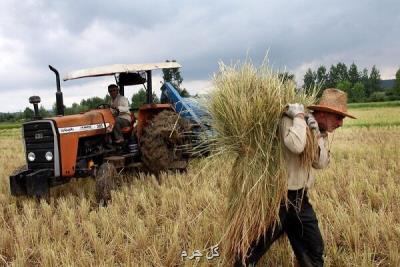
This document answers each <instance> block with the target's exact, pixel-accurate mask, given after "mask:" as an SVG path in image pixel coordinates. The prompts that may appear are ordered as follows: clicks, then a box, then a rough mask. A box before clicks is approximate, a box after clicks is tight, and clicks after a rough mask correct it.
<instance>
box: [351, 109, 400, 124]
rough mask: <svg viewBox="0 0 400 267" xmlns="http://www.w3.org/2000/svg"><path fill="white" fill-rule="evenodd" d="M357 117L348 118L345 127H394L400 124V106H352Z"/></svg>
mask: <svg viewBox="0 0 400 267" xmlns="http://www.w3.org/2000/svg"><path fill="white" fill-rule="evenodd" d="M349 113H350V114H352V115H354V116H355V117H356V118H357V119H355V120H353V119H349V118H346V119H345V120H344V123H343V127H344V128H347V127H392V126H398V125H400V106H391V107H389V106H388V107H369V108H367V107H366V108H350V109H349Z"/></svg>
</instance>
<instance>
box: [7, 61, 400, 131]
mask: <svg viewBox="0 0 400 267" xmlns="http://www.w3.org/2000/svg"><path fill="white" fill-rule="evenodd" d="M166 62H170V61H169V60H166ZM172 62H174V60H172ZM280 77H281V79H282V80H283V81H285V80H293V81H294V79H295V77H294V75H293V74H291V73H289V72H285V73H281V74H280ZM163 80H164V82H170V83H172V85H174V87H175V88H177V90H178V92H179V93H180V95H181V96H183V97H188V96H189V93H188V91H187V90H186V89H185V88H182V87H181V85H182V81H183V78H182V75H181V73H180V71H179V69H163ZM303 82H304V84H303V89H304V90H311V89H312V88H313V87H315V86H317V87H319V88H320V89H321V90H320V93H322V91H323V89H325V88H338V89H341V90H343V91H345V92H347V94H348V98H349V102H373V101H388V100H400V68H399V69H398V70H397V72H396V79H395V83H394V86H393V87H392V88H390V89H383V88H381V77H380V72H379V70H378V69H377V68H376V66H373V67H372V69H371V71H368V69H366V68H364V69H363V70H361V71H359V68H358V67H357V65H356V64H355V63H352V64H351V65H350V66H349V67H347V66H346V64H344V63H342V62H339V63H337V64H336V65H331V67H330V69H329V71H327V68H326V67H325V66H323V65H321V66H319V67H318V68H317V70H312V69H310V68H309V69H308V70H307V72H306V73H305V75H304V78H303ZM110 100H111V98H110V96H109V95H106V96H104V97H91V98H88V99H83V100H81V102H80V103H73V104H72V105H71V106H69V107H65V109H64V112H65V115H72V114H78V113H81V112H85V111H88V110H91V109H94V108H96V107H97V106H98V105H100V104H104V103H110ZM145 102H146V90H145V89H144V88H141V89H139V91H138V92H137V93H135V94H133V95H132V97H131V98H130V103H131V104H130V105H131V108H132V109H138V108H139V107H140V106H141V105H142V104H143V103H145ZM153 102H154V103H159V102H160V99H159V98H158V97H157V95H156V94H155V93H153ZM39 114H40V116H41V117H43V118H45V117H51V116H54V115H55V114H56V105H55V104H54V105H53V108H52V110H46V109H45V108H44V107H43V106H40V108H39ZM33 116H34V111H33V109H32V108H30V107H26V108H25V110H24V111H20V112H8V113H0V122H10V123H12V122H16V121H19V122H21V121H26V120H31V119H32V118H33Z"/></svg>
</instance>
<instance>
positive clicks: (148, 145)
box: [139, 110, 189, 175]
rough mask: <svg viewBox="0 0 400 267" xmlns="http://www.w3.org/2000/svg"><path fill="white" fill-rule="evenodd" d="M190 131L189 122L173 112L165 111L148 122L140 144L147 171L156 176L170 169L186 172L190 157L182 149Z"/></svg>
mask: <svg viewBox="0 0 400 267" xmlns="http://www.w3.org/2000/svg"><path fill="white" fill-rule="evenodd" d="M188 130H189V123H188V122H187V120H185V119H184V118H182V117H181V116H180V115H179V114H177V113H176V112H174V111H171V110H163V111H161V112H160V113H158V114H157V115H155V116H154V117H153V118H152V119H151V120H150V121H148V122H147V125H146V126H145V127H144V129H143V134H142V136H141V138H140V142H139V143H140V152H141V159H142V161H143V163H144V165H145V166H146V167H147V169H148V170H150V171H151V172H152V173H154V174H156V175H158V174H159V173H160V172H161V171H166V170H169V169H175V170H179V169H180V170H185V169H186V167H187V163H188V157H187V156H186V155H185V154H184V152H183V150H182V148H183V147H184V146H185V144H186V143H187V140H186V139H187V138H186V137H185V133H186V132H188Z"/></svg>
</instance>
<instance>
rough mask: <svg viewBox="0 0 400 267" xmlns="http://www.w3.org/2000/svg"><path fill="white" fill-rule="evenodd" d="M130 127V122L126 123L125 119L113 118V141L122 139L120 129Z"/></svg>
mask: <svg viewBox="0 0 400 267" xmlns="http://www.w3.org/2000/svg"><path fill="white" fill-rule="evenodd" d="M130 125H131V123H130V121H128V120H127V119H123V118H120V117H116V118H115V125H114V130H113V132H114V137H115V140H118V139H122V138H124V137H123V136H122V132H121V129H122V128H124V127H128V126H130Z"/></svg>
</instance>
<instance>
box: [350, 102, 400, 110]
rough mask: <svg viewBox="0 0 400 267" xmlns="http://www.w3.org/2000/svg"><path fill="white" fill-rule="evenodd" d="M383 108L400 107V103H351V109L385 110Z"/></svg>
mask: <svg viewBox="0 0 400 267" xmlns="http://www.w3.org/2000/svg"><path fill="white" fill-rule="evenodd" d="M383 107H400V101H386V102H367V103H351V104H349V108H351V109H353V108H354V109H356V108H383Z"/></svg>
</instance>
